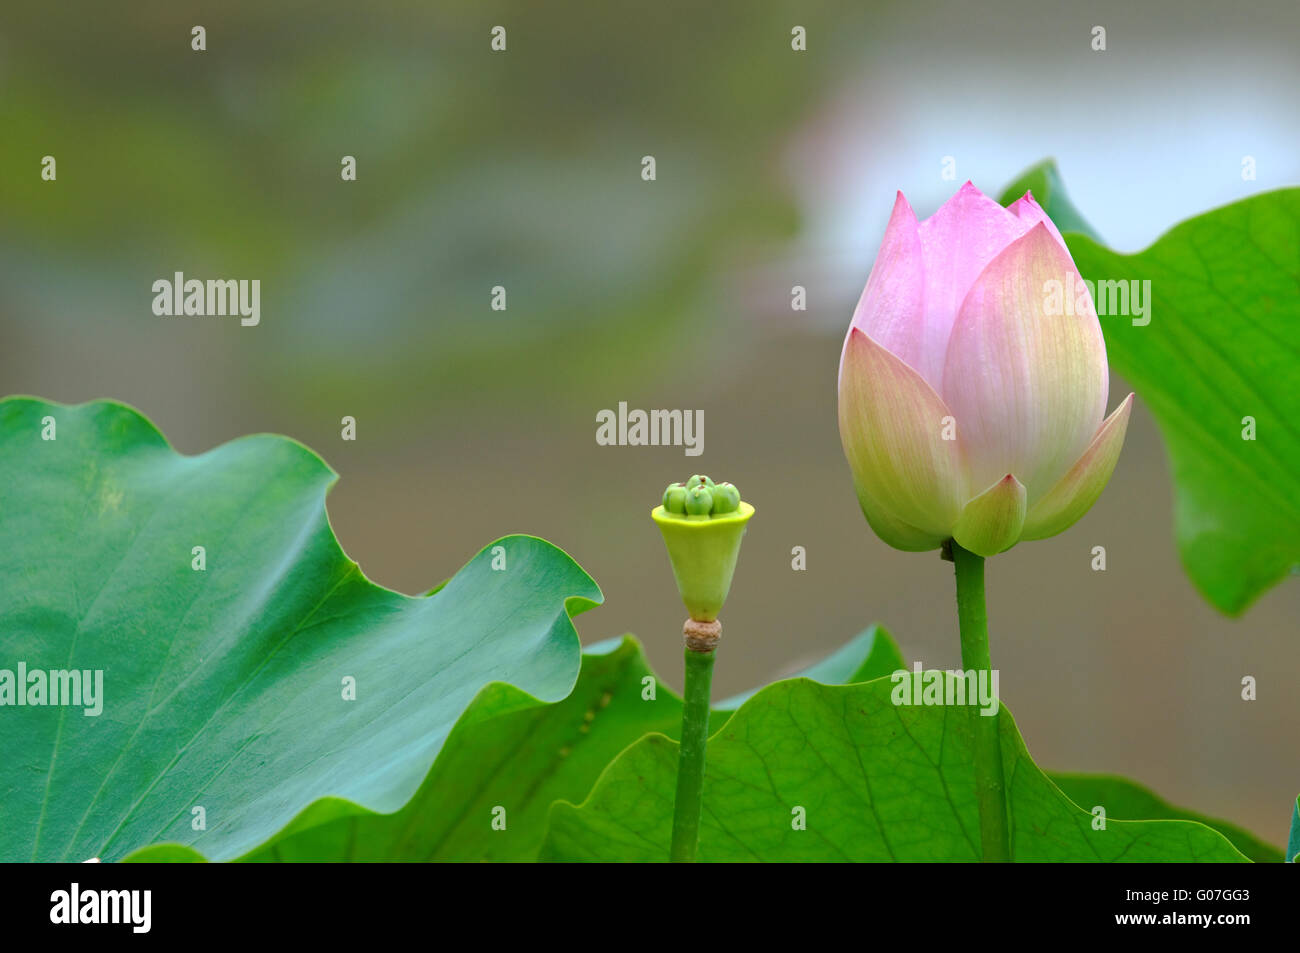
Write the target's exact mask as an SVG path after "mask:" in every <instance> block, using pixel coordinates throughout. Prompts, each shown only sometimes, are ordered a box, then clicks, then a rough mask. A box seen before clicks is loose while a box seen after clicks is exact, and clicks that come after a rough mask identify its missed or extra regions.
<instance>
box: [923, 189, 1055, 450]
mask: <svg viewBox="0 0 1300 953" xmlns="http://www.w3.org/2000/svg"><path fill="white" fill-rule="evenodd" d="M1029 227H1030V223H1028V222H1025V221H1022V220H1021V219H1019V218H1017V217H1016V216H1015V215H1013V214H1011V213H1010V212H1008V211H1007V210H1006V209H1004V208H1003V207H1002V206H1001V205H999V204H998V203H997V202H995V201H993V199H991V198H989V197H988V196H987V195H985V194H984V193H983V192H981V191H980V190H979V189H977V188H975V186H974V185H972V184H971V183H969V182H967V183H966V184H965V185H963V186H962V187H961V189H960V190H958V192H957V194H956V195H954V196H953V197H952V198H950V199H949V200H948V201H947V202H945V203H944V204H943V205H942V206H940V208H939V210H938V211H937V212H935V213H934V214H933V215H931V216H930V217H929V218H928V219H926V220H925V221H924V222H922V223H921V225H920V229H919V233H920V239H921V252H922V254H923V256H924V259H925V294H924V301H925V332H924V333H925V341H924V346H923V349H922V355H921V357H920V358H919V363H918V362H913V361H909V362H908V363H909V364H911V365H912V366H913V367H915V368H916V369H917V370H918V371H920V372H921V376H922V377H924V378H925V379H926V380H927V381H928V382H929V383H930V386H931V387H933V388H934V389H935V390H939V389H940V388H941V387H942V383H943V368H944V361H945V358H946V355H947V350H948V337H949V335H950V334H951V332H952V326H953V322H954V321H955V320H956V317H957V311H958V309H959V308H960V307H961V303H962V301H963V299H965V297H966V293H967V292H968V291H969V290H970V287H971V285H973V284H974V283H975V279H976V278H978V277H979V275H980V273H981V272H982V271H983V270H984V268H985V267H986V266H987V265H988V264H989V262H991V261H992V260H993V259H994V258H996V257H997V255H998V253H999V252H1001V251H1002V250H1003V249H1004V248H1006V247H1007V245H1009V244H1010V243H1011V242H1013V241H1015V240H1016V239H1017V238H1019V237H1020V236H1021V235H1023V234H1024V233H1025V232H1026V231H1027V230H1028V229H1029ZM1003 472H1004V473H1005V472H1006V471H1005V470H1004V471H1003Z"/></svg>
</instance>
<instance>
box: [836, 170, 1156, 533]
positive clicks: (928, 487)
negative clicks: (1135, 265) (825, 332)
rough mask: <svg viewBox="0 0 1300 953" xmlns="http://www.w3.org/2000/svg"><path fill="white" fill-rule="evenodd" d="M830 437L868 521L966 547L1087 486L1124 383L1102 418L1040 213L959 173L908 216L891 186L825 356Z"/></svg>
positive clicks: (1086, 351) (1058, 255) (1094, 373)
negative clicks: (854, 297)
mask: <svg viewBox="0 0 1300 953" xmlns="http://www.w3.org/2000/svg"><path fill="white" fill-rule="evenodd" d="M839 390H840V439H841V440H842V441H843V444H844V455H845V456H846V457H848V461H849V466H850V467H851V468H852V469H853V479H854V483H855V484H856V486H857V491H858V500H859V502H860V503H861V504H862V511H863V512H864V513H865V514H866V516H867V521H868V522H869V523H870V524H871V528H872V529H873V530H875V532H876V535H878V536H879V537H880V538H881V539H883V540H884V541H885V542H886V543H888V544H889V545H890V546H893V547H895V548H897V549H904V550H909V551H914V552H919V551H922V550H927V549H935V548H937V547H939V546H940V545H942V543H943V542H944V540H946V539H949V538H952V539H955V540H956V541H957V542H958V543H960V544H961V545H962V546H964V547H965V548H966V549H969V550H970V551H971V552H974V553H978V554H979V555H981V556H991V555H993V554H994V553H999V552H1002V551H1003V550H1004V549H1008V548H1010V547H1011V546H1013V545H1015V544H1016V542H1018V541H1019V540H1021V539H1042V538H1043V537H1046V536H1054V535H1056V534H1057V533H1059V532H1062V531H1063V530H1065V529H1067V528H1068V527H1069V526H1071V525H1073V524H1074V522H1075V521H1077V520H1078V519H1079V518H1080V517H1081V516H1083V514H1084V513H1086V512H1087V511H1088V509H1089V508H1090V507H1091V506H1092V504H1093V503H1094V502H1096V499H1097V497H1098V496H1099V495H1100V494H1101V491H1102V488H1103V487H1105V485H1106V481H1107V480H1109V479H1110V474H1111V471H1112V470H1114V468H1115V461H1116V460H1117V459H1118V458H1119V451H1120V448H1121V447H1122V446H1123V444H1124V432H1125V430H1126V429H1127V428H1128V417H1129V410H1130V408H1131V407H1132V405H1133V395H1132V394H1129V396H1128V397H1127V398H1125V400H1124V402H1123V403H1122V404H1120V406H1119V407H1118V408H1117V409H1116V410H1115V412H1114V413H1112V414H1111V415H1110V416H1109V417H1106V418H1105V420H1104V421H1103V419H1102V418H1103V417H1104V415H1105V411H1106V390H1107V377H1106V345H1105V343H1104V342H1103V341H1102V336H1101V325H1100V324H1099V323H1098V321H1097V313H1096V311H1095V310H1094V308H1093V304H1092V299H1091V297H1090V295H1089V294H1088V292H1087V290H1086V286H1085V285H1084V284H1083V281H1082V279H1081V278H1080V276H1079V273H1078V270H1077V269H1076V268H1075V267H1074V261H1073V260H1072V259H1071V258H1070V253H1069V251H1068V250H1067V249H1066V247H1065V242H1064V241H1062V239H1061V235H1060V233H1059V232H1058V231H1057V230H1056V226H1055V225H1053V224H1052V222H1051V220H1050V219H1049V218H1048V217H1047V215H1046V214H1045V213H1044V212H1043V210H1042V209H1041V208H1040V207H1039V205H1038V203H1037V202H1035V201H1034V198H1033V196H1032V195H1030V194H1029V193H1028V192H1026V193H1025V195H1024V197H1023V198H1021V199H1019V200H1017V201H1016V202H1015V203H1013V204H1012V205H1011V206H1010V207H1008V208H1003V207H1002V206H1001V205H999V204H998V203H997V202H995V201H993V200H992V199H990V198H989V197H988V196H986V195H984V194H983V193H982V192H980V190H979V189H977V188H975V186H973V185H971V184H970V183H969V182H967V183H966V184H965V185H964V186H962V187H961V189H960V190H959V191H958V192H957V194H956V195H954V196H953V197H952V198H951V199H949V200H948V201H947V202H946V203H944V205H943V207H942V208H940V209H939V211H937V212H935V213H934V215H933V216H931V217H930V218H928V219H926V220H925V221H924V222H921V223H919V224H918V223H917V220H916V215H915V214H914V213H913V212H912V208H911V206H909V205H908V204H907V200H906V199H905V198H903V194H902V193H901V192H900V193H899V194H898V200H897V201H896V202H895V203H894V212H893V215H892V216H891V217H890V220H889V227H888V228H887V229H886V231H885V238H884V241H883V242H881V245H880V254H879V255H878V256H877V258H876V263H875V266H874V267H873V268H872V269H871V277H870V278H869V279H868V281H867V287H866V290H865V291H863V293H862V299H861V300H860V301H859V302H858V307H857V310H856V311H855V312H854V315H853V322H852V324H851V325H850V326H849V333H848V336H847V337H846V338H845V341H844V353H843V354H842V355H841V357H840V382H839Z"/></svg>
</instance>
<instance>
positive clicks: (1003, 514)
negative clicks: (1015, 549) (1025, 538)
mask: <svg viewBox="0 0 1300 953" xmlns="http://www.w3.org/2000/svg"><path fill="white" fill-rule="evenodd" d="M1024 524H1025V487H1024V485H1023V484H1022V483H1021V482H1020V481H1019V480H1017V479H1016V478H1015V477H1014V476H1012V475H1011V474H1010V473H1008V474H1007V475H1006V476H1005V477H1003V478H1002V479H1001V480H999V481H998V482H997V483H994V484H993V485H992V486H991V487H989V488H988V489H987V490H985V491H984V492H983V493H981V494H980V495H979V496H977V497H975V498H974V499H973V500H971V501H970V502H969V503H967V504H966V507H965V509H963V510H962V511H961V516H960V517H959V518H958V519H957V525H956V526H955V527H954V528H953V531H952V537H953V539H955V540H957V542H959V543H960V544H961V545H962V546H964V547H965V548H966V549H969V550H970V551H971V552H972V553H975V554H976V555H979V556H994V555H997V554H998V553H1000V552H1002V551H1003V550H1004V549H1010V548H1011V547H1012V546H1014V545H1015V544H1016V542H1017V540H1019V539H1020V530H1021V527H1023V526H1024Z"/></svg>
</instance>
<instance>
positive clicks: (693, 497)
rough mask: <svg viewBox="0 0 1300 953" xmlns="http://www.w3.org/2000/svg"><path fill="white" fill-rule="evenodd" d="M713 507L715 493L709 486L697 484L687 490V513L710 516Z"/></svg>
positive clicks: (688, 514) (689, 514)
mask: <svg viewBox="0 0 1300 953" xmlns="http://www.w3.org/2000/svg"><path fill="white" fill-rule="evenodd" d="M711 509H713V493H712V492H711V491H710V490H709V488H708V487H707V486H700V485H698V484H697V485H696V486H693V487H691V488H690V489H689V490H687V491H686V515H687V516H708V515H709V510H711Z"/></svg>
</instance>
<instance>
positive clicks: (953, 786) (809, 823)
mask: <svg viewBox="0 0 1300 953" xmlns="http://www.w3.org/2000/svg"><path fill="white" fill-rule="evenodd" d="M893 687H894V686H893V683H892V680H891V679H888V678H880V679H876V680H875V681H870V682H864V683H860V684H856V685H847V686H828V685H820V684H818V683H816V682H812V681H808V680H806V679H792V680H790V681H785V682H777V683H776V684H774V685H771V686H768V687H767V688H765V689H763V690H762V691H760V692H759V693H758V694H757V695H755V696H754V697H753V698H751V699H750V700H749V701H748V702H746V703H745V704H744V705H743V706H742V707H741V708H740V710H739V711H738V712H736V714H735V715H734V716H732V718H731V719H730V721H728V722H727V724H726V725H725V726H724V727H723V728H722V730H721V731H719V732H717V733H716V734H715V735H714V736H713V737H712V738H711V739H710V741H709V751H708V764H707V770H706V773H705V780H704V813H703V818H702V821H701V830H700V850H699V857H700V859H701V860H705V861H753V860H763V861H820V860H839V861H843V860H855V861H888V860H898V861H973V860H976V859H978V856H979V850H978V842H979V809H978V806H977V804H976V801H975V796H974V794H975V778H974V774H973V772H972V770H971V762H972V744H971V735H970V727H971V715H970V713H969V709H967V708H964V707H945V706H932V707H926V706H896V705H894V704H893V702H892V700H891V697H890V696H891V693H892V691H893ZM977 717H978V716H977ZM998 717H999V723H1000V728H1001V733H1002V757H1003V764H1004V769H1005V773H1006V780H1007V793H1008V809H1009V813H1010V819H1011V842H1012V843H1011V846H1012V855H1013V857H1014V859H1016V860H1018V861H1096V860H1101V861H1117V860H1124V861H1169V860H1179V861H1192V860H1196V861H1245V860H1246V858H1245V857H1244V856H1243V855H1242V854H1241V853H1240V852H1238V851H1237V850H1236V848H1234V847H1233V846H1232V844H1231V843H1229V842H1228V840H1227V839H1225V838H1224V837H1223V836H1222V835H1220V834H1218V833H1216V832H1215V831H1213V830H1211V829H1210V828H1208V827H1206V826H1205V825H1203V824H1199V823H1196V822H1193V821H1182V820H1156V821H1122V820H1108V821H1107V823H1106V825H1105V829H1104V830H1094V829H1093V824H1092V822H1093V816H1092V815H1091V814H1090V813H1088V812H1087V811H1084V810H1083V809H1081V808H1080V807H1078V806H1076V805H1075V804H1074V803H1073V802H1072V801H1070V799H1069V798H1067V797H1066V796H1065V795H1064V794H1063V793H1061V791H1060V790H1059V789H1058V788H1057V787H1056V786H1055V785H1054V784H1052V782H1051V781H1050V780H1049V779H1048V778H1047V776H1046V775H1044V774H1043V773H1042V772H1041V771H1040V770H1039V769H1038V767H1037V766H1036V765H1035V764H1034V762H1033V761H1032V760H1031V759H1030V757H1029V754H1028V752H1027V751H1026V750H1025V746H1024V742H1023V741H1022V740H1021V738H1020V735H1019V733H1018V731H1017V730H1016V726H1015V722H1014V721H1013V719H1012V718H1011V715H1010V713H1009V712H1008V711H1007V710H1006V709H1005V708H1003V709H1002V711H1001V713H1000V714H999V716H998ZM676 770H677V745H676V743H674V742H673V741H672V740H670V739H669V738H667V737H664V736H663V735H658V734H652V735H648V736H647V737H645V738H643V739H642V740H641V741H639V742H637V744H635V745H633V746H632V747H630V748H629V749H627V750H626V751H625V752H623V754H621V755H620V756H619V757H618V759H617V760H615V761H614V762H613V763H612V764H611V765H610V766H609V767H608V768H607V769H606V771H605V773H604V774H603V775H602V776H601V778H600V780H599V781H598V782H597V784H596V787H595V789H594V790H593V791H592V793H591V795H590V796H589V797H588V798H587V800H586V801H585V802H584V803H583V804H582V805H581V806H574V805H573V804H570V803H567V802H559V803H557V804H556V805H555V806H554V807H553V808H552V810H551V828H550V832H549V833H548V836H547V841H546V844H545V845H544V846H543V851H542V858H543V859H547V860H568V861H575V860H578V861H628V860H636V861H658V860H664V859H666V858H667V856H668V845H669V840H670V836H671V824H672V799H673V789H674V781H675V778H676ZM800 821H802V822H803V823H804V824H805V825H806V829H803V830H799V829H796V828H797V826H798V824H799V822H800Z"/></svg>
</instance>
